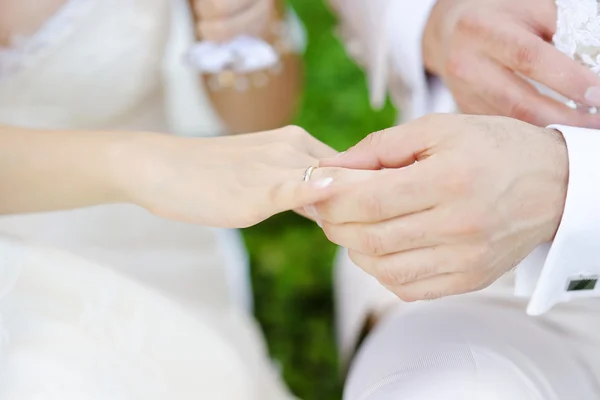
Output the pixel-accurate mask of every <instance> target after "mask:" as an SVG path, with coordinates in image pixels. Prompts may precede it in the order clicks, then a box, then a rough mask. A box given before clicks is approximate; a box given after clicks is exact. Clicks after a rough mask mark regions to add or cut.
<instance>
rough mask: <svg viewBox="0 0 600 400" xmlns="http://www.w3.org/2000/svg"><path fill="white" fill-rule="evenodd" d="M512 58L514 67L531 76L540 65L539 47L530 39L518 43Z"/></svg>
mask: <svg viewBox="0 0 600 400" xmlns="http://www.w3.org/2000/svg"><path fill="white" fill-rule="evenodd" d="M512 58H513V60H512V62H513V64H514V68H515V69H516V70H517V71H519V72H520V73H522V74H523V75H526V76H530V75H531V74H532V73H533V72H534V71H535V69H536V68H537V66H538V60H539V47H538V46H537V44H536V43H534V42H532V41H530V40H526V41H523V42H521V43H516V45H514V46H513V54H512Z"/></svg>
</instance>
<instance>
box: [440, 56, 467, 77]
mask: <svg viewBox="0 0 600 400" xmlns="http://www.w3.org/2000/svg"><path fill="white" fill-rule="evenodd" d="M469 68H470V67H469V63H468V62H466V61H465V57H464V54H463V53H462V52H452V53H451V54H450V55H449V56H448V58H447V59H446V63H445V65H444V70H445V74H446V75H447V76H452V77H455V78H461V79H464V78H466V77H468V76H469V73H468V69H469Z"/></svg>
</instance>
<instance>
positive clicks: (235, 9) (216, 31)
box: [192, 0, 276, 42]
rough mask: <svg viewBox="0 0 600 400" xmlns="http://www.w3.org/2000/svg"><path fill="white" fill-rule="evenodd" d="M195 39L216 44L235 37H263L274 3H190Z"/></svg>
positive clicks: (234, 0) (199, 0) (237, 0)
mask: <svg viewBox="0 0 600 400" xmlns="http://www.w3.org/2000/svg"><path fill="white" fill-rule="evenodd" d="M192 4H193V8H194V12H195V14H196V20H197V21H198V22H197V27H196V28H197V31H198V36H199V37H200V38H202V39H205V40H212V41H216V42H220V41H226V40H230V39H232V38H234V37H236V36H238V35H253V36H263V35H264V33H265V31H266V29H267V27H268V24H269V22H270V21H271V18H272V17H273V15H274V13H275V11H276V10H275V0H192Z"/></svg>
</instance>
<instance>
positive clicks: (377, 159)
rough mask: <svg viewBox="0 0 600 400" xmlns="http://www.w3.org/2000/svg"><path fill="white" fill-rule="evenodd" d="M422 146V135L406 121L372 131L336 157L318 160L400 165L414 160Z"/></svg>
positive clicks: (361, 166)
mask: <svg viewBox="0 0 600 400" xmlns="http://www.w3.org/2000/svg"><path fill="white" fill-rule="evenodd" d="M413 128H414V127H413ZM424 149H425V141H424V138H423V136H422V135H419V132H418V130H415V129H411V124H408V125H402V126H396V127H393V128H389V129H386V130H383V131H379V132H375V133H372V134H370V135H369V136H367V137H366V138H364V139H363V140H361V141H360V142H359V143H358V144H357V145H356V146H354V147H351V148H350V149H348V151H346V152H344V153H340V154H339V155H338V156H337V157H334V158H328V159H324V160H321V162H320V164H319V165H320V166H321V167H340V168H352V169H381V168H401V167H406V166H408V165H411V164H413V163H414V162H415V161H417V160H418V159H419V158H420V157H419V156H420V154H421V153H422V152H423V151H424Z"/></svg>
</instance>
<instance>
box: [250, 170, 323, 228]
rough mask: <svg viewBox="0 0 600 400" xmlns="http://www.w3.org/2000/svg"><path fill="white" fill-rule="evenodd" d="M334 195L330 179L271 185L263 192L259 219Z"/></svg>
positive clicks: (289, 181) (298, 180)
mask: <svg viewBox="0 0 600 400" xmlns="http://www.w3.org/2000/svg"><path fill="white" fill-rule="evenodd" d="M333 193H335V181H334V178H332V177H326V178H320V179H316V180H309V181H303V180H302V179H297V178H296V179H295V180H288V181H284V182H280V183H276V184H274V185H272V186H271V187H270V188H269V189H268V190H266V191H265V195H264V201H263V207H262V208H263V210H264V213H263V214H262V215H261V219H265V218H268V217H270V216H272V215H275V214H279V213H281V212H284V211H289V210H296V209H302V208H304V207H306V206H309V205H311V204H314V203H318V202H320V201H323V200H325V199H327V198H329V197H330V196H331V195H333Z"/></svg>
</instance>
